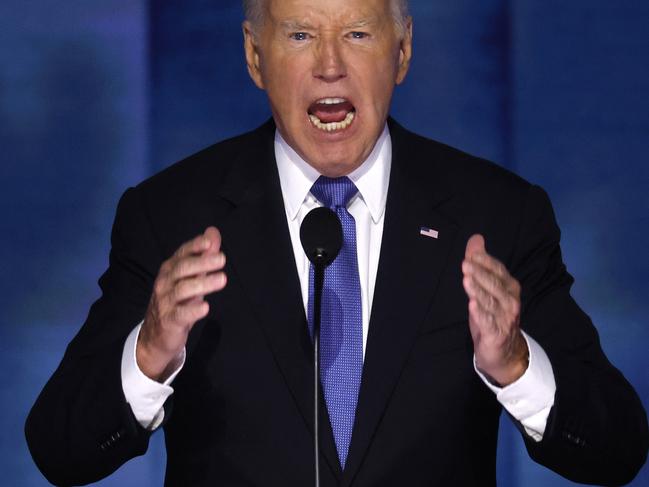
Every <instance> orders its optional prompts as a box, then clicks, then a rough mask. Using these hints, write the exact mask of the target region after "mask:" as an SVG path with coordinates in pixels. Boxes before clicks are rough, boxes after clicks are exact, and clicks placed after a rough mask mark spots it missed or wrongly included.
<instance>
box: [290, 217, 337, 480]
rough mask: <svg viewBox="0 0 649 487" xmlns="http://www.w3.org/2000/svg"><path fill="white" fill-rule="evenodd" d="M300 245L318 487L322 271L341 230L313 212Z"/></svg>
mask: <svg viewBox="0 0 649 487" xmlns="http://www.w3.org/2000/svg"><path fill="white" fill-rule="evenodd" d="M300 241H301V242H302V248H303V249H304V252H305V253H306V256H307V258H308V259H309V260H310V261H311V264H313V274H314V288H313V370H314V375H313V391H314V392H313V451H314V454H315V485H316V487H320V461H319V460H320V435H319V433H318V431H319V429H320V427H319V419H318V416H319V406H320V316H321V301H322V287H323V283H324V271H325V268H326V267H327V266H328V265H329V264H331V263H332V262H333V261H334V260H335V259H336V256H337V255H338V252H340V247H341V246H342V244H343V227H342V224H341V223H340V220H339V219H338V216H337V215H336V214H335V213H334V212H333V211H331V210H330V209H329V208H324V207H321V208H315V209H313V210H311V211H310V212H309V213H307V215H306V216H305V217H304V220H303V221H302V226H300Z"/></svg>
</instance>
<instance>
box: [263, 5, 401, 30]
mask: <svg viewBox="0 0 649 487" xmlns="http://www.w3.org/2000/svg"><path fill="white" fill-rule="evenodd" d="M263 1H264V2H265V13H266V15H268V20H271V21H272V22H281V23H286V22H292V23H296V24H313V23H317V22H318V21H320V22H322V21H333V22H336V23H345V24H348V23H383V22H386V21H390V20H391V19H392V15H391V8H390V4H391V1H392V0H263Z"/></svg>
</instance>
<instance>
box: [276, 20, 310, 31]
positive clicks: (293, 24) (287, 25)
mask: <svg viewBox="0 0 649 487" xmlns="http://www.w3.org/2000/svg"><path fill="white" fill-rule="evenodd" d="M279 25H280V26H281V27H282V28H283V29H286V30H311V29H314V28H315V27H313V26H312V25H311V24H306V23H304V22H299V21H297V20H283V21H281V22H280V23H279Z"/></svg>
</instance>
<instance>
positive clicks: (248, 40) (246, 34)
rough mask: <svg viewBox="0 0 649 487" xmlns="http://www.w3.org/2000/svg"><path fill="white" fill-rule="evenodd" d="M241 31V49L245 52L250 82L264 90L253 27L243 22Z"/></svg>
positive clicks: (247, 22)
mask: <svg viewBox="0 0 649 487" xmlns="http://www.w3.org/2000/svg"><path fill="white" fill-rule="evenodd" d="M241 27H242V29H243V48H244V50H245V52H246V65H247V66H248V74H249V75H250V77H251V78H252V81H253V82H254V83H255V85H257V88H260V89H262V90H263V89H264V80H263V77H262V75H261V68H260V63H259V46H258V45H257V35H256V33H255V31H254V29H253V26H252V25H251V24H250V22H249V21H247V20H246V21H244V22H243V24H242V26H241Z"/></svg>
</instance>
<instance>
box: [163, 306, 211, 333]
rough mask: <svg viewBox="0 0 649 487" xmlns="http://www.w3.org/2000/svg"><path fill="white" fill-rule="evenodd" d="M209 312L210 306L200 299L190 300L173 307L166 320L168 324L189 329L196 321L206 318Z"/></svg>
mask: <svg viewBox="0 0 649 487" xmlns="http://www.w3.org/2000/svg"><path fill="white" fill-rule="evenodd" d="M209 311H210V305H209V304H208V303H207V301H204V300H202V299H200V300H199V299H196V300H190V301H187V302H186V303H185V304H181V305H178V306H174V308H173V309H172V310H171V311H170V312H169V314H168V319H169V320H170V322H172V323H174V324H176V325H181V326H183V327H187V326H189V327H191V326H193V325H194V323H196V322H197V321H198V320H200V319H203V318H205V317H206V316H207V313H209Z"/></svg>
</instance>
